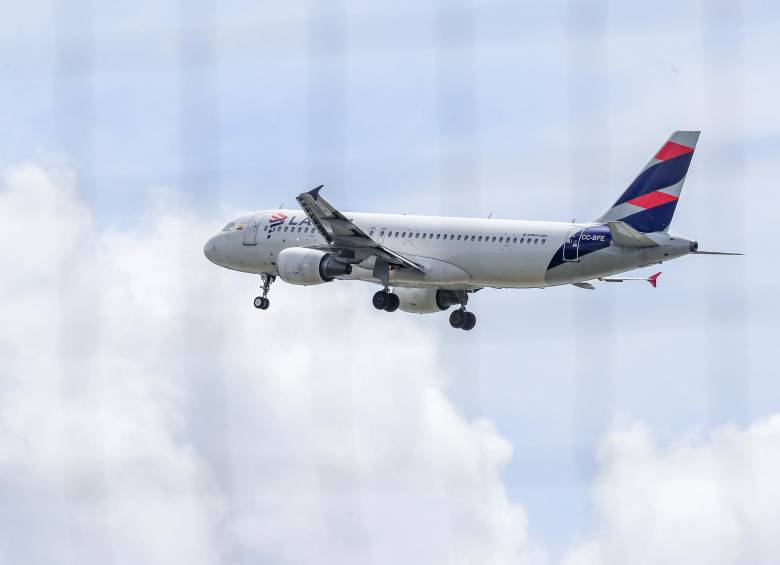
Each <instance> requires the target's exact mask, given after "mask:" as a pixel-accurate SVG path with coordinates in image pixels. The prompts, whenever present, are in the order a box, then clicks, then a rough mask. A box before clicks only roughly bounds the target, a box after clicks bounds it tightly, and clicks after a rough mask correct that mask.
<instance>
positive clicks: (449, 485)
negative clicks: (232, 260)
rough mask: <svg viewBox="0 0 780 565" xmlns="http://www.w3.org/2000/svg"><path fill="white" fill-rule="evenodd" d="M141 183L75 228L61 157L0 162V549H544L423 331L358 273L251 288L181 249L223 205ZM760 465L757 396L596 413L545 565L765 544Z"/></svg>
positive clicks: (79, 217)
mask: <svg viewBox="0 0 780 565" xmlns="http://www.w3.org/2000/svg"><path fill="white" fill-rule="evenodd" d="M149 202H150V205H149V207H148V212H147V213H146V215H144V216H143V217H140V218H137V219H136V221H135V222H134V223H133V225H132V227H129V228H125V229H118V228H111V227H109V228H104V229H99V228H98V227H96V224H95V221H94V218H93V213H92V211H91V209H90V207H89V206H88V205H86V204H85V202H84V201H83V199H82V198H81V197H80V196H79V193H78V188H77V179H76V177H75V175H74V174H73V172H72V171H71V170H70V169H69V168H67V167H63V166H57V165H46V166H41V165H40V164H31V163H28V164H23V165H19V166H16V167H13V168H11V169H9V170H8V171H7V172H6V174H5V176H4V178H3V184H2V189H1V190H0V241H2V242H4V244H3V245H2V246H0V261H1V262H2V264H3V265H4V276H3V277H2V279H0V318H1V319H2V320H3V322H4V323H3V324H2V325H0V354H2V359H3V365H2V367H0V562H2V563H6V562H7V563H19V562H25V563H51V562H57V563H79V564H84V563H105V562H120V563H122V562H127V563H138V562H143V563H166V564H170V563H187V564H192V563H249V562H252V563H257V562H269V563H279V562H282V563H310V562H314V561H316V562H319V563H323V562H324V563H339V564H343V563H366V562H371V563H397V562H407V563H432V562H434V563H545V562H547V561H548V559H547V556H546V553H545V551H544V549H543V548H541V547H539V545H537V544H535V543H533V542H532V541H531V540H529V535H528V524H527V517H526V514H525V511H524V509H523V508H522V507H521V506H520V505H519V504H517V503H514V502H512V501H511V500H510V499H509V498H508V496H507V493H506V490H505V484H504V481H503V478H502V472H503V470H504V468H505V466H506V464H507V462H508V461H509V459H510V457H511V455H512V446H511V445H510V444H509V443H508V442H507V441H506V440H505V439H504V438H502V437H501V435H499V434H498V433H497V431H496V430H495V429H494V427H493V425H492V424H491V423H490V422H489V421H486V420H468V419H466V418H464V417H463V416H462V415H461V414H459V413H458V411H457V410H455V408H454V407H453V406H452V404H451V403H450V402H449V401H448V399H447V398H446V397H445V395H444V394H443V391H442V389H443V386H444V385H445V384H446V375H444V374H442V373H441V371H440V369H439V363H438V361H437V353H438V352H439V349H440V344H439V343H438V342H437V340H436V338H435V337H434V334H432V333H431V332H428V331H425V330H423V329H421V328H422V327H423V325H422V324H419V323H417V319H416V318H415V317H411V316H404V315H396V316H388V315H386V314H384V313H378V312H376V311H374V310H373V309H372V308H371V307H370V306H369V298H370V289H367V288H366V287H365V286H363V285H360V284H352V283H341V282H337V283H334V284H332V285H323V286H322V287H315V288H306V289H301V288H295V287H289V286H284V287H283V288H280V287H282V284H281V283H279V285H278V286H277V287H275V288H274V289H273V293H272V299H273V306H272V308H271V310H269V311H268V312H263V313H261V312H258V311H255V310H254V309H253V308H252V307H251V299H252V297H253V296H254V294H255V291H256V290H257V281H256V280H255V277H250V276H242V275H240V274H237V273H232V272H227V271H224V270H220V269H217V268H216V267H214V266H213V265H211V264H209V263H208V262H207V261H206V260H205V258H203V256H202V253H201V246H202V242H203V241H205V239H206V238H207V236H208V235H209V234H210V232H212V231H213V229H214V228H215V227H218V226H219V225H220V224H221V223H222V221H224V220H225V217H222V214H221V213H215V214H214V215H215V217H208V218H204V217H199V216H197V215H195V214H194V213H193V212H191V211H190V208H189V207H188V206H187V205H186V204H185V203H183V202H181V201H180V197H179V196H178V195H177V194H176V192H175V191H171V190H168V189H165V188H157V189H154V190H152V191H150V194H149ZM227 215H229V214H227ZM227 215H226V216H227ZM217 216H219V217H217ZM458 337H462V336H461V334H458ZM778 476H780V416H775V417H769V418H766V419H765V420H762V421H758V422H756V423H754V424H753V425H752V426H750V427H748V428H745V429H739V428H735V427H730V426H727V427H722V428H718V429H716V430H714V431H713V432H711V433H710V434H708V435H706V436H692V437H689V438H684V439H682V440H678V441H677V442H675V443H672V444H671V445H659V444H658V443H657V442H655V441H654V440H653V438H652V435H651V433H650V431H649V430H648V429H647V428H645V427H644V426H642V425H633V426H628V427H625V428H621V429H618V430H616V431H614V432H613V433H611V434H609V435H608V436H607V437H606V438H605V439H604V440H603V442H602V447H601V449H600V451H599V454H598V470H597V473H596V478H595V480H594V483H593V487H592V496H593V517H594V523H593V527H592V528H591V530H590V533H589V534H588V535H587V536H586V537H583V538H582V539H581V540H580V541H579V542H578V543H576V544H574V545H573V546H572V547H571V548H570V549H569V551H567V552H566V553H565V555H564V556H563V559H562V562H563V565H596V564H603V565H607V564H612V563H615V564H617V563H626V562H631V563H639V564H642V563H648V564H650V563H658V562H685V563H693V564H697V563H702V564H704V563H707V564H713V563H716V564H717V563H722V564H724V565H725V564H735V563H772V562H776V561H777V560H778V559H779V558H780V542H778V538H777V536H776V535H775V532H776V524H778V523H780V487H778V483H777V480H776V478H777V477H778ZM559 511H560V512H561V513H565V512H567V511H568V509H566V508H561V509H559Z"/></svg>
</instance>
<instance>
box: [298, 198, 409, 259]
mask: <svg viewBox="0 0 780 565" xmlns="http://www.w3.org/2000/svg"><path fill="white" fill-rule="evenodd" d="M322 186H323V185H320V186H318V187H317V188H315V189H314V190H310V191H308V192H303V193H301V194H299V195H298V197H297V198H296V200H297V201H298V204H300V205H301V208H303V211H304V212H306V215H307V216H308V217H309V219H310V220H311V223H312V224H314V227H316V228H317V231H318V232H320V235H321V236H322V237H324V238H325V241H327V242H328V249H338V250H341V251H345V252H346V253H345V254H346V255H347V256H351V257H353V258H355V259H357V260H358V261H362V260H363V258H365V257H369V256H371V255H374V256H376V257H378V258H380V259H383V260H384V261H386V262H387V263H389V264H390V265H396V266H399V267H406V268H409V269H414V270H416V271H419V272H421V273H424V272H425V271H424V269H423V268H422V267H421V266H420V265H418V264H417V263H415V262H414V261H410V260H409V259H407V258H406V257H404V256H403V255H400V254H399V253H396V252H395V251H391V250H390V249H388V248H387V247H385V246H384V245H381V244H379V243H377V242H376V241H374V240H373V239H371V238H370V237H369V236H368V235H366V233H365V232H364V231H363V230H361V229H360V228H359V227H357V226H356V225H355V224H353V223H352V222H351V221H350V220H349V219H348V218H347V217H346V216H344V214H342V213H341V212H339V211H338V210H336V209H335V208H334V207H333V206H331V204H330V203H329V202H328V201H327V200H325V199H324V198H323V197H322V196H320V189H321V188H322Z"/></svg>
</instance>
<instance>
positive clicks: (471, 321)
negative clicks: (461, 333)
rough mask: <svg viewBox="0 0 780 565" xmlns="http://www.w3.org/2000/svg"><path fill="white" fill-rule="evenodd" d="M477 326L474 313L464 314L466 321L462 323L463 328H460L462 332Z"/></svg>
mask: <svg viewBox="0 0 780 565" xmlns="http://www.w3.org/2000/svg"><path fill="white" fill-rule="evenodd" d="M476 325H477V317H476V316H475V315H474V312H466V321H465V322H463V326H461V327H462V328H463V329H464V330H466V331H469V330H473V329H474V326H476Z"/></svg>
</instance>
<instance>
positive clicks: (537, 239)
mask: <svg viewBox="0 0 780 565" xmlns="http://www.w3.org/2000/svg"><path fill="white" fill-rule="evenodd" d="M537 243H539V238H538V237H537V238H536V239H534V245H536V244H537Z"/></svg>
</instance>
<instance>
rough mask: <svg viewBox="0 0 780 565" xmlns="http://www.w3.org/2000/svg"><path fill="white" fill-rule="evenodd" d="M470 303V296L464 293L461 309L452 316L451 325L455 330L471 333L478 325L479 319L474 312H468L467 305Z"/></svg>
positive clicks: (454, 311)
mask: <svg viewBox="0 0 780 565" xmlns="http://www.w3.org/2000/svg"><path fill="white" fill-rule="evenodd" d="M468 301H469V295H468V294H467V293H466V292H464V293H463V302H461V303H460V308H458V309H457V310H453V312H452V314H450V325H451V326H452V327H453V328H455V329H461V330H466V331H469V330H473V329H474V326H476V325H477V317H476V316H475V315H474V312H469V311H467V310H466V303H467V302H468Z"/></svg>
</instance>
